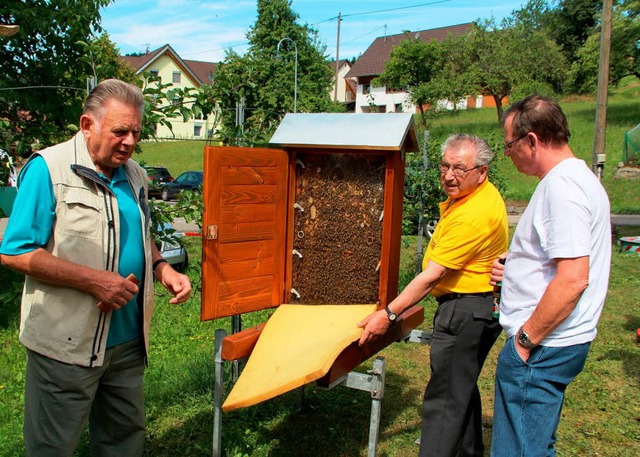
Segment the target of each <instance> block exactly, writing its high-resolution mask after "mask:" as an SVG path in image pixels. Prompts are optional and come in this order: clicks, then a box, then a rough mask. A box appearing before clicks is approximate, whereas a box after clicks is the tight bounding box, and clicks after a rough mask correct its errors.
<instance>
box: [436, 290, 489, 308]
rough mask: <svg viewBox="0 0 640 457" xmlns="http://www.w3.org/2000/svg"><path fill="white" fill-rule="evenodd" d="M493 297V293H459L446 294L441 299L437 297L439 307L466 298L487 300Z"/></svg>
mask: <svg viewBox="0 0 640 457" xmlns="http://www.w3.org/2000/svg"><path fill="white" fill-rule="evenodd" d="M491 296H493V292H479V293H474V294H459V293H456V292H454V293H450V294H444V295H441V296H439V297H436V301H437V302H438V304H439V305H441V304H443V303H444V302H447V301H451V300H458V299H460V298H464V297H482V298H487V297H491Z"/></svg>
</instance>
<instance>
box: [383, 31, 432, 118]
mask: <svg viewBox="0 0 640 457" xmlns="http://www.w3.org/2000/svg"><path fill="white" fill-rule="evenodd" d="M405 33H406V35H407V38H406V39H405V40H404V41H402V43H400V44H399V45H398V46H396V47H395V48H393V50H392V51H391V55H390V58H389V60H388V61H387V63H386V64H385V67H384V71H383V72H382V74H381V75H380V76H378V77H377V78H376V79H375V80H374V83H375V84H377V85H384V86H386V87H389V88H393V89H406V91H407V94H408V96H409V100H410V101H411V103H413V104H414V105H416V106H417V107H418V109H419V110H420V116H421V119H422V123H423V125H425V126H426V123H427V119H426V114H425V105H428V104H431V105H434V106H435V104H436V103H437V102H438V96H439V94H438V93H436V91H435V87H433V86H432V85H431V84H430V83H431V81H432V80H433V78H434V76H435V74H436V73H437V71H438V60H439V57H440V52H441V49H440V44H439V43H438V41H436V40H431V41H429V42H428V43H425V42H424V41H422V40H421V39H420V38H414V37H413V36H412V35H411V34H409V32H405Z"/></svg>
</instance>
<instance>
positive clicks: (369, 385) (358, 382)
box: [326, 356, 386, 457]
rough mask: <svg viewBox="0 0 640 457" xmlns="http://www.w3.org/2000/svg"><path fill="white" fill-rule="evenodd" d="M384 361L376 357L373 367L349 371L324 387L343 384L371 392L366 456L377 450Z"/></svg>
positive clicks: (383, 381)
mask: <svg viewBox="0 0 640 457" xmlns="http://www.w3.org/2000/svg"><path fill="white" fill-rule="evenodd" d="M385 373H386V362H385V360H384V357H380V356H378V357H376V359H375V360H374V361H373V368H372V369H371V370H369V371H367V373H366V374H365V373H358V372H356V371H351V372H349V373H347V374H346V375H344V376H342V377H341V378H339V379H337V380H336V381H334V382H333V383H331V384H329V386H328V387H326V389H327V390H328V389H333V388H334V387H335V386H339V385H344V386H345V387H348V388H350V389H357V390H363V391H365V392H371V419H370V420H369V451H368V453H367V456H368V457H375V455H376V453H377V451H378V435H379V432H380V417H381V416H382V414H381V412H382V397H384V383H385Z"/></svg>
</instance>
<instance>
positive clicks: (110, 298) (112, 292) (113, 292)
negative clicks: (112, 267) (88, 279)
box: [92, 271, 140, 313]
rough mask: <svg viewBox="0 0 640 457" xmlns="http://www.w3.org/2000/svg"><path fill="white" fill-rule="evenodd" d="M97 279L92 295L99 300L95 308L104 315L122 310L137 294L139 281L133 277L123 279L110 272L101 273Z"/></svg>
mask: <svg viewBox="0 0 640 457" xmlns="http://www.w3.org/2000/svg"><path fill="white" fill-rule="evenodd" d="M99 277H100V281H99V282H98V283H96V284H94V288H93V292H92V293H93V295H94V296H95V297H96V298H97V299H98V300H99V301H98V303H97V305H96V306H98V308H100V309H101V310H102V311H104V312H105V313H106V312H109V311H112V310H116V309H120V308H122V307H123V306H124V305H126V304H127V303H128V302H129V300H131V299H132V298H133V296H134V295H135V294H137V293H138V284H139V283H140V281H138V279H137V278H136V277H135V276H133V275H129V276H128V277H127V278H123V277H122V276H120V275H119V274H118V273H114V272H112V271H101V272H100V274H99Z"/></svg>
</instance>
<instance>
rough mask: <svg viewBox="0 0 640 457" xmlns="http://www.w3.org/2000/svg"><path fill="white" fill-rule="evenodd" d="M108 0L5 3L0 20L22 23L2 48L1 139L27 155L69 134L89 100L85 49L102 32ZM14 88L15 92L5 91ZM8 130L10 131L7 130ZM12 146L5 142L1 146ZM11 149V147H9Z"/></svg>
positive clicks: (9, 0) (6, 0) (14, 0)
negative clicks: (36, 146) (35, 147)
mask: <svg viewBox="0 0 640 457" xmlns="http://www.w3.org/2000/svg"><path fill="white" fill-rule="evenodd" d="M109 3H110V0H46V1H45V0H33V1H29V2H24V1H21V0H4V1H3V2H2V3H1V4H0V22H2V23H8V24H18V25H20V32H19V33H18V34H16V35H14V36H12V37H10V38H5V39H3V41H2V46H1V47H0V67H1V68H2V78H1V79H0V89H3V90H1V91H0V118H2V119H4V120H6V122H5V123H4V125H5V128H3V131H2V138H3V139H4V141H7V142H9V143H11V144H13V145H16V144H17V146H18V148H20V149H21V151H18V152H22V153H26V152H28V147H29V145H30V144H31V143H32V142H33V141H34V140H35V139H37V140H39V141H40V142H41V143H42V144H44V145H48V144H52V143H56V142H58V141H60V140H62V139H66V138H68V136H69V135H70V129H69V127H68V126H69V125H70V124H73V123H76V122H77V119H78V117H79V115H80V111H81V107H82V100H83V99H84V97H85V96H86V76H87V75H88V74H90V73H89V72H88V71H87V66H86V64H84V63H82V62H81V61H80V58H81V57H82V52H83V48H82V46H81V45H80V44H79V42H80V41H85V42H86V41H88V40H89V39H90V37H92V36H93V34H94V33H97V32H99V31H100V8H103V7H105V6H107V5H108V4H109ZM7 89H11V90H7ZM6 126H8V127H6ZM2 146H3V147H4V148H8V146H9V145H7V144H6V143H5V144H4V145H2ZM7 150H9V149H7Z"/></svg>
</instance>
